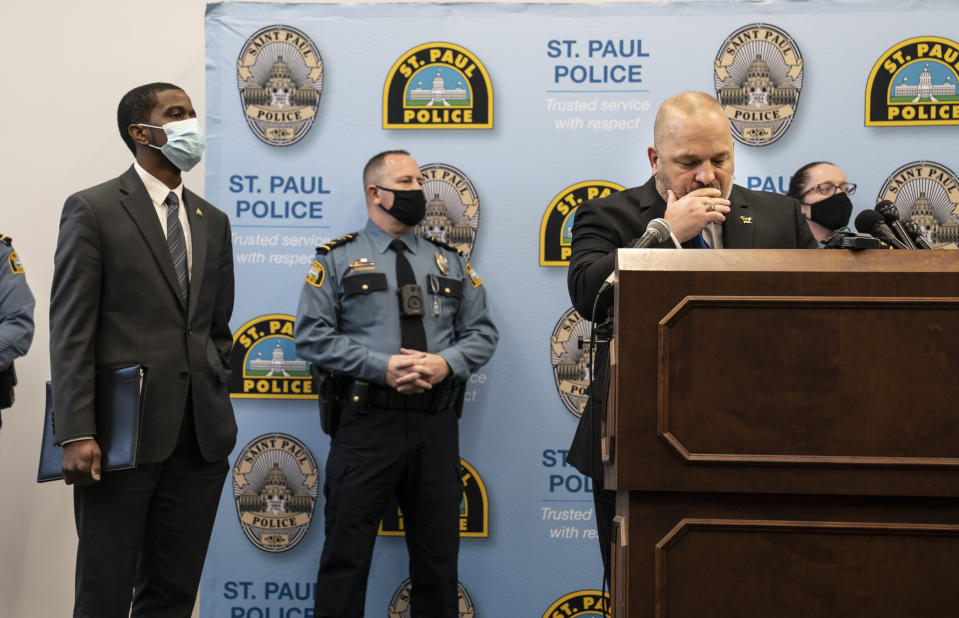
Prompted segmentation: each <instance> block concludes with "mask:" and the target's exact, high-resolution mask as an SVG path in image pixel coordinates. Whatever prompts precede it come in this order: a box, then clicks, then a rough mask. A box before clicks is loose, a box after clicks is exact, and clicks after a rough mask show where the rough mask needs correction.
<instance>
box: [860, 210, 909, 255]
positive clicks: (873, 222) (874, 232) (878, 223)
mask: <svg viewBox="0 0 959 618" xmlns="http://www.w3.org/2000/svg"><path fill="white" fill-rule="evenodd" d="M856 229H857V230H859V231H860V232H863V233H865V234H869V235H870V236H874V237H876V238H878V239H879V240H881V241H882V242H884V243H886V244H887V245H889V246H891V247H892V248H893V249H905V248H906V245H904V244H902V243H901V242H899V239H898V238H896V235H895V234H893V233H892V229H890V227H889V226H888V225H886V221H885V220H884V219H883V217H882V215H881V214H879V213H878V212H876V211H875V210H864V211H862V212H861V213H859V216H858V217H856Z"/></svg>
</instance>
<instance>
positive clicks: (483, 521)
mask: <svg viewBox="0 0 959 618" xmlns="http://www.w3.org/2000/svg"><path fill="white" fill-rule="evenodd" d="M460 481H461V482H462V483H463V500H462V501H461V502H460V538H465V537H482V538H486V537H488V536H489V497H488V496H487V494H486V484H485V483H484V482H483V478H482V477H481V476H480V475H479V474H478V473H477V472H476V468H474V467H473V466H471V465H470V464H469V462H467V461H466V460H465V459H460ZM384 513H385V515H383V520H382V521H381V522H380V528H379V530H377V534H379V535H380V536H403V534H404V533H405V530H406V528H405V525H404V521H403V511H402V510H401V509H400V507H399V504H398V503H397V502H396V498H391V499H390V502H389V504H388V505H387V506H386V510H385V511H384Z"/></svg>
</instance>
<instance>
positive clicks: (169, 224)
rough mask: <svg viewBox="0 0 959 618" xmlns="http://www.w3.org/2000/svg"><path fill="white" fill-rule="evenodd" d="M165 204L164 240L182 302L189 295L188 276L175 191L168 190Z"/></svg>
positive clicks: (183, 237)
mask: <svg viewBox="0 0 959 618" xmlns="http://www.w3.org/2000/svg"><path fill="white" fill-rule="evenodd" d="M163 203H164V204H166V208H167V210H166V242H167V244H168V245H169V246H170V257H171V258H173V269H174V270H175V271H176V280H177V283H179V284H180V294H181V295H182V296H183V302H186V301H187V299H188V297H189V295H190V278H189V277H188V276H187V271H186V237H185V236H184V235H183V227H182V226H181V225H180V200H178V199H177V197H176V193H174V192H173V191H170V195H168V196H166V200H164V202H163Z"/></svg>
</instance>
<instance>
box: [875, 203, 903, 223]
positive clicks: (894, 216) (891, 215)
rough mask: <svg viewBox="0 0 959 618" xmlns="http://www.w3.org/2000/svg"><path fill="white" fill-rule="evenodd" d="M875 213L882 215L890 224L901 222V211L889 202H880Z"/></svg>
mask: <svg viewBox="0 0 959 618" xmlns="http://www.w3.org/2000/svg"><path fill="white" fill-rule="evenodd" d="M875 211H876V212H878V213H879V214H881V215H882V216H883V218H884V219H885V220H886V221H888V222H889V223H892V222H893V221H898V220H899V209H898V208H896V205H895V204H893V203H892V202H890V201H889V200H882V201H881V202H878V203H877V204H876V208H875Z"/></svg>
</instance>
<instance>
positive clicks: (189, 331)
mask: <svg viewBox="0 0 959 618" xmlns="http://www.w3.org/2000/svg"><path fill="white" fill-rule="evenodd" d="M186 334H187V337H189V336H190V335H192V334H193V329H192V328H188V329H186Z"/></svg>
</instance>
